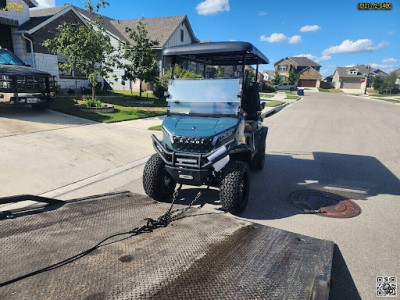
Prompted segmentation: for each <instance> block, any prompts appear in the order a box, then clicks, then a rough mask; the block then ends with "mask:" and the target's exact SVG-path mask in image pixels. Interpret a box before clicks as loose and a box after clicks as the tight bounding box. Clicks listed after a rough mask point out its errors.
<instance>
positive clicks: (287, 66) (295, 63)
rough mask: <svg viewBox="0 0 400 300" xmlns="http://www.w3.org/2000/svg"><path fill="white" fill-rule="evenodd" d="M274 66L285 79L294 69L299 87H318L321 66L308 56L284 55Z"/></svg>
mask: <svg viewBox="0 0 400 300" xmlns="http://www.w3.org/2000/svg"><path fill="white" fill-rule="evenodd" d="M274 67H275V70H276V71H277V72H278V73H279V75H280V76H281V77H282V79H284V80H287V78H288V77H289V72H290V71H294V72H295V73H296V75H297V78H298V82H297V86H299V87H319V84H320V81H321V74H320V73H319V71H320V69H321V66H320V65H319V64H317V63H316V62H314V61H312V60H311V59H309V58H308V57H297V56H295V57H285V58H282V59H280V60H278V61H277V62H276V63H275V64H274Z"/></svg>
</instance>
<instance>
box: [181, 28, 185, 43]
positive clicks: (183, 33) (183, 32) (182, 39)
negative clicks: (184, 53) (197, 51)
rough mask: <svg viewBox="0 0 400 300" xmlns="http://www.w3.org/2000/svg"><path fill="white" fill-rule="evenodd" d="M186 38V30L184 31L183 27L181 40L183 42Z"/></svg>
mask: <svg viewBox="0 0 400 300" xmlns="http://www.w3.org/2000/svg"><path fill="white" fill-rule="evenodd" d="M184 39H185V31H183V29H181V42H183V41H184Z"/></svg>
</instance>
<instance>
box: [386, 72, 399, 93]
mask: <svg viewBox="0 0 400 300" xmlns="http://www.w3.org/2000/svg"><path fill="white" fill-rule="evenodd" d="M396 79H397V74H396V72H392V73H390V74H389V75H388V76H386V77H385V79H384V80H383V85H384V88H385V89H387V90H389V91H390V94H391V93H392V90H393V89H395V88H396Z"/></svg>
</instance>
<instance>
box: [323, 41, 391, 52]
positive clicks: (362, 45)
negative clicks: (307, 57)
mask: <svg viewBox="0 0 400 300" xmlns="http://www.w3.org/2000/svg"><path fill="white" fill-rule="evenodd" d="M387 45H388V43H387V42H385V41H383V42H380V43H378V44H374V42H373V41H372V40H370V39H359V40H357V41H355V42H353V41H351V40H344V41H343V42H342V43H341V44H340V45H338V46H332V47H329V48H327V49H325V50H324V51H322V55H331V54H338V53H358V52H367V51H374V50H376V49H379V48H382V47H384V46H387Z"/></svg>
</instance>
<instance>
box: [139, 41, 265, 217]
mask: <svg viewBox="0 0 400 300" xmlns="http://www.w3.org/2000/svg"><path fill="white" fill-rule="evenodd" d="M163 54H164V56H165V57H166V59H170V60H171V66H172V75H171V80H170V82H169V86H168V93H167V101H168V113H167V117H166V118H165V120H164V122H163V126H162V132H163V138H162V140H161V141H159V140H158V139H157V138H156V137H155V136H154V135H153V136H152V138H153V145H154V149H155V150H156V152H157V153H156V154H154V155H153V156H152V157H151V158H150V159H149V160H148V162H147V164H146V166H145V168H144V174H143V186H144V190H145V192H146V194H147V195H148V196H150V197H152V198H153V199H155V200H159V201H166V200H169V199H171V196H172V194H173V192H174V189H175V186H176V184H177V183H180V184H187V185H194V186H201V185H210V186H215V187H219V189H220V200H221V203H222V208H223V209H224V210H226V211H229V212H231V213H239V212H241V211H243V209H244V208H245V206H246V204H247V201H248V197H249V188H250V174H249V172H250V169H252V170H261V169H262V168H263V167H264V160H265V141H266V137H267V133H268V128H267V127H265V126H263V125H262V118H261V116H260V112H261V110H262V109H263V106H262V105H261V103H260V97H259V88H258V84H257V74H258V65H259V64H268V63H269V60H268V58H266V57H265V56H264V55H263V54H262V53H261V52H260V51H259V50H258V49H257V48H255V47H254V46H253V45H252V44H250V43H246V42H218V43H198V44H191V45H184V46H176V47H171V48H168V49H165V50H164V53H163ZM185 61H189V62H194V63H197V64H201V65H202V66H203V70H204V79H201V80H199V79H175V78H174V67H175V65H176V64H181V63H182V62H185ZM207 65H211V66H240V68H239V71H238V72H236V73H237V74H235V75H237V76H236V77H233V78H224V79H220V78H206V66H207ZM246 65H257V68H256V76H255V81H254V82H250V76H249V73H248V71H247V70H246V69H245V67H246Z"/></svg>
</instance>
